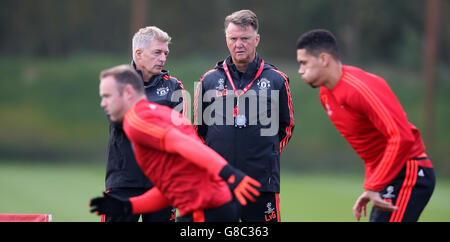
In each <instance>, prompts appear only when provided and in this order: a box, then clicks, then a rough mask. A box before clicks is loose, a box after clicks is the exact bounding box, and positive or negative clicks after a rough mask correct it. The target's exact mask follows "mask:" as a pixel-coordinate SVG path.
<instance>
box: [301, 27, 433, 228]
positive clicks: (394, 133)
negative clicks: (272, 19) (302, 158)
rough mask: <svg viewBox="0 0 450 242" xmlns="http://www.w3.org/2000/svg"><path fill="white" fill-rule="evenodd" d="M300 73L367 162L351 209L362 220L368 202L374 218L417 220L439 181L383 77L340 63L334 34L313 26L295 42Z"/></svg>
mask: <svg viewBox="0 0 450 242" xmlns="http://www.w3.org/2000/svg"><path fill="white" fill-rule="evenodd" d="M297 61H298V63H299V65H300V68H299V70H298V73H299V74H300V75H301V77H302V79H303V81H304V82H305V83H307V84H309V85H311V86H312V87H313V88H316V87H320V101H321V102H322V105H323V107H324V108H325V110H326V111H327V114H328V117H329V118H330V119H331V122H332V123H333V124H334V125H335V126H336V128H337V130H338V131H339V132H340V133H341V135H342V136H343V137H344V138H345V139H346V140H347V141H348V143H349V144H350V145H351V146H352V148H353V149H354V150H355V151H356V153H357V154H358V155H359V156H360V157H361V159H362V160H363V161H364V164H365V169H366V174H365V182H364V185H363V188H364V190H365V191H364V192H363V193H362V195H361V196H360V197H359V198H358V199H357V201H356V203H355V205H354V207H353V214H354V216H355V218H356V219H357V220H358V221H359V220H360V218H361V213H362V211H364V216H366V207H367V203H368V202H372V205H373V210H372V213H371V215H370V221H373V222H387V221H389V222H409V221H417V220H418V219H419V216H420V214H421V213H422V211H423V209H424V207H425V206H426V205H427V203H428V201H429V199H430V197H431V195H432V193H433V190H434V186H435V175H434V169H433V165H432V164H431V161H430V160H429V159H428V157H427V155H426V154H425V146H424V144H423V142H422V139H421V137H420V133H419V130H417V128H416V127H415V126H414V125H412V124H411V123H409V121H408V119H407V117H406V114H405V111H404V110H403V108H402V106H401V104H400V102H399V101H398V100H397V97H396V96H395V95H394V93H393V92H392V90H391V89H390V87H389V86H388V84H387V83H386V81H385V80H384V79H382V78H381V77H378V76H376V75H374V74H371V73H368V72H365V71H364V70H361V69H359V68H357V67H353V66H347V65H342V63H341V61H340V59H339V55H338V47H337V43H336V39H335V38H334V36H333V34H332V33H330V32H329V31H327V30H312V31H309V32H307V33H304V34H303V35H302V36H300V38H299V39H298V41H297Z"/></svg>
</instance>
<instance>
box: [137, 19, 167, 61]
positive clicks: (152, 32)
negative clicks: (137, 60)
mask: <svg viewBox="0 0 450 242" xmlns="http://www.w3.org/2000/svg"><path fill="white" fill-rule="evenodd" d="M153 39H157V40H158V41H161V42H167V43H169V44H170V41H171V40H172V38H171V37H170V36H169V35H168V34H167V33H166V32H164V31H163V30H161V29H160V28H158V27H156V26H147V27H145V28H141V29H139V30H138V31H137V32H136V33H135V34H134V36H133V46H132V49H133V60H134V53H135V52H136V50H137V49H142V50H144V49H146V48H147V47H148V46H150V44H151V42H152V40H153Z"/></svg>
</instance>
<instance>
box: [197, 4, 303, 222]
mask: <svg viewBox="0 0 450 242" xmlns="http://www.w3.org/2000/svg"><path fill="white" fill-rule="evenodd" d="M225 35H226V42H227V46H228V49H229V51H230V56H229V57H227V58H226V59H225V60H224V61H220V62H219V63H217V65H216V67H215V68H214V69H212V70H210V71H208V72H207V73H205V74H204V75H203V77H202V78H201V79H200V82H199V84H198V86H197V89H196V94H195V100H194V125H195V127H196V129H197V133H198V135H199V136H200V138H202V139H203V141H204V142H205V144H206V145H208V146H210V147H211V148H212V149H214V150H215V151H216V152H217V153H219V154H220V155H221V156H223V157H224V158H225V159H226V160H227V161H228V162H229V163H230V164H232V165H233V166H234V167H237V168H238V169H240V170H242V171H244V172H245V173H247V174H248V175H250V176H251V177H253V178H255V179H256V180H258V181H259V182H260V183H261V184H262V187H261V189H260V191H261V196H260V197H259V198H258V199H257V201H256V203H252V204H248V205H247V206H245V207H241V206H240V205H239V204H238V203H235V204H236V206H237V209H238V211H239V216H240V218H241V220H242V221H273V222H277V221H280V207H279V196H278V195H279V192H280V154H281V151H282V149H283V148H284V147H285V146H286V144H287V143H288V141H289V139H290V138H291V134H292V131H293V129H294V113H293V106H292V99H291V94H290V90H289V79H288V77H287V76H286V75H285V74H284V73H282V72H281V71H279V70H277V69H276V68H275V67H274V66H272V65H270V64H267V63H265V62H264V60H263V59H262V58H261V56H259V55H258V54H257V53H256V47H257V46H258V43H259V40H260V36H259V34H258V19H257V17H256V15H255V14H254V13H253V12H252V11H250V10H241V11H238V12H235V13H233V14H231V15H229V16H227V17H226V18H225Z"/></svg>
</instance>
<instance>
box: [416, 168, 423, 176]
mask: <svg viewBox="0 0 450 242" xmlns="http://www.w3.org/2000/svg"><path fill="white" fill-rule="evenodd" d="M417 175H418V176H425V174H424V173H423V170H422V169H420V171H419V173H417Z"/></svg>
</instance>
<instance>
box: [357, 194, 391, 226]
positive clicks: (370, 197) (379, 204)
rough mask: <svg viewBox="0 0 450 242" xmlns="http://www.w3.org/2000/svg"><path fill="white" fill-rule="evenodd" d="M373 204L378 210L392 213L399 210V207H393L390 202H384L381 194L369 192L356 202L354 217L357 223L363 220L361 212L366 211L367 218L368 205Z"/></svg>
mask: <svg viewBox="0 0 450 242" xmlns="http://www.w3.org/2000/svg"><path fill="white" fill-rule="evenodd" d="M369 202H372V206H373V207H374V208H376V209H379V210H383V211H387V212H392V211H394V210H397V207H396V206H394V205H392V203H390V202H386V201H384V200H383V199H382V198H381V196H380V193H379V192H376V191H372V190H367V191H365V192H363V194H361V196H359V198H358V199H357V200H356V203H355V205H354V206H353V215H354V216H355V218H356V221H359V220H360V219H361V212H362V211H364V217H366V216H367V203H369Z"/></svg>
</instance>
